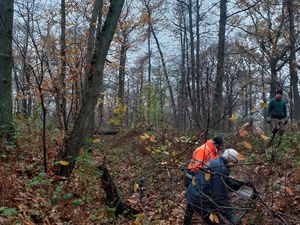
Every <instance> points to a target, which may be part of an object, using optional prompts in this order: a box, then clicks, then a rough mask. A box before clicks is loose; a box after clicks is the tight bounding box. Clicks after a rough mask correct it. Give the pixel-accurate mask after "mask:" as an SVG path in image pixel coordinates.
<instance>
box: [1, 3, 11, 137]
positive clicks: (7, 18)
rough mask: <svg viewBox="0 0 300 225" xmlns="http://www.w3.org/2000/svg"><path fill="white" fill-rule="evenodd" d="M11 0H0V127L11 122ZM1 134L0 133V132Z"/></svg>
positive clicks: (9, 125)
mask: <svg viewBox="0 0 300 225" xmlns="http://www.w3.org/2000/svg"><path fill="white" fill-rule="evenodd" d="M12 28H13V0H1V1H0V102H1V103H0V115H1V116H0V127H2V126H5V127H7V128H9V127H11V125H12V124H11V122H12ZM0 135H1V134H0Z"/></svg>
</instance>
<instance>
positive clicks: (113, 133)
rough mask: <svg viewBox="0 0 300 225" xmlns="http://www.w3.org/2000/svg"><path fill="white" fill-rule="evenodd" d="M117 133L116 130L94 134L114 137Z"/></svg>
mask: <svg viewBox="0 0 300 225" xmlns="http://www.w3.org/2000/svg"><path fill="white" fill-rule="evenodd" d="M117 133H118V131H117V130H104V131H98V132H96V134H98V135H116V134H117Z"/></svg>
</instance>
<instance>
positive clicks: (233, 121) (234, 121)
mask: <svg viewBox="0 0 300 225" xmlns="http://www.w3.org/2000/svg"><path fill="white" fill-rule="evenodd" d="M229 120H230V121H231V122H232V123H236V121H237V120H238V116H237V115H236V113H234V114H232V116H231V117H230V118H229Z"/></svg>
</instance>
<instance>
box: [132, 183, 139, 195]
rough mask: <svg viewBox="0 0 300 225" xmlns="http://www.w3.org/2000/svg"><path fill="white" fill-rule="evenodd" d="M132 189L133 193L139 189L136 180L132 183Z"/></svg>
mask: <svg viewBox="0 0 300 225" xmlns="http://www.w3.org/2000/svg"><path fill="white" fill-rule="evenodd" d="M133 190H134V192H135V193H137V192H138V190H139V184H138V183H137V182H135V183H134V185H133Z"/></svg>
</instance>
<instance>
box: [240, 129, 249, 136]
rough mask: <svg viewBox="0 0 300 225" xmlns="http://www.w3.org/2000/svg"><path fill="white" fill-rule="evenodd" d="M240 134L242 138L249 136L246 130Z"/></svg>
mask: <svg viewBox="0 0 300 225" xmlns="http://www.w3.org/2000/svg"><path fill="white" fill-rule="evenodd" d="M239 134H240V136H241V137H246V136H247V135H248V131H246V130H240V131H239Z"/></svg>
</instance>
